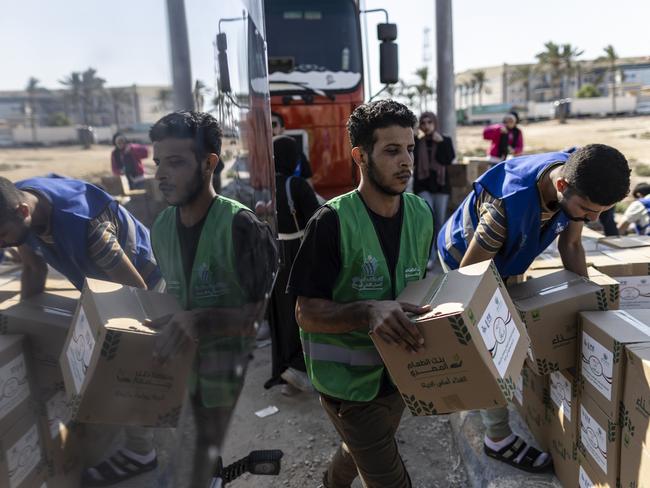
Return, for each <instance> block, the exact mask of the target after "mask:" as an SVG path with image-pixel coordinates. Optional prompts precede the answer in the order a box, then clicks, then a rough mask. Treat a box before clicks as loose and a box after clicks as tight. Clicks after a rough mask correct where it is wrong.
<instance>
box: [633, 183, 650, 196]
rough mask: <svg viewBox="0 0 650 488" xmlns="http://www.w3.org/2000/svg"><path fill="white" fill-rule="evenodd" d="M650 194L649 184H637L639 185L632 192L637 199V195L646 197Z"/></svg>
mask: <svg viewBox="0 0 650 488" xmlns="http://www.w3.org/2000/svg"><path fill="white" fill-rule="evenodd" d="M648 193H650V185H649V184H647V183H637V185H636V186H635V187H634V189H633V190H632V195H633V196H634V198H636V196H637V194H638V195H641V196H642V197H645V196H647V195H648Z"/></svg>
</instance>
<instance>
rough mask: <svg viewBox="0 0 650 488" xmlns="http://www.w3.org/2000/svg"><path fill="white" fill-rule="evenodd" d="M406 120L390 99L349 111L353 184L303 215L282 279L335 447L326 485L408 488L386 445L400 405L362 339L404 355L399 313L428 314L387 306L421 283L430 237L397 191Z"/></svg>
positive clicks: (408, 332)
mask: <svg viewBox="0 0 650 488" xmlns="http://www.w3.org/2000/svg"><path fill="white" fill-rule="evenodd" d="M415 122H416V119H415V116H414V115H413V113H412V112H411V111H410V110H409V109H407V108H406V107H405V106H404V105H402V104H399V103H397V102H394V101H392V100H381V101H378V102H372V103H369V104H366V105H361V106H359V107H357V108H356V110H355V111H354V112H353V113H352V115H351V116H350V119H349V121H348V133H349V136H350V141H351V143H352V146H353V147H352V158H353V159H354V161H355V163H356V164H357V165H358V166H359V169H360V171H361V182H360V184H359V187H358V188H357V189H356V190H354V191H352V192H350V193H347V194H345V195H342V196H340V197H337V198H334V199H333V200H330V201H329V202H328V203H327V204H326V205H325V206H323V207H322V208H321V209H320V210H319V211H318V212H317V213H316V214H315V215H314V216H313V217H312V219H311V221H310V223H309V225H308V226H307V230H306V233H305V236H304V240H303V243H302V245H301V247H300V251H299V252H298V255H297V257H296V259H295V261H294V265H293V268H292V271H291V277H290V279H289V290H290V292H291V293H294V294H295V295H296V296H297V297H298V300H297V305H296V318H297V320H298V324H299V325H300V327H301V338H302V342H303V349H304V352H305V363H306V366H307V372H308V374H309V376H310V379H311V380H312V383H313V384H314V387H315V388H316V390H317V391H318V392H319V393H320V398H321V404H322V406H323V408H324V409H325V412H326V413H327V415H328V416H329V418H330V420H331V421H332V424H333V425H334V427H335V428H336V430H337V431H338V433H339V435H340V437H341V440H342V441H343V442H342V444H341V446H340V447H339V449H338V451H337V452H336V453H335V455H334V457H333V459H332V461H331V462H330V466H329V468H328V470H327V472H326V473H325V474H324V478H323V483H324V486H325V487H327V488H344V487H345V488H348V487H350V486H351V483H352V481H353V480H354V479H355V478H356V477H357V476H360V477H361V479H362V480H363V484H364V486H367V487H369V488H379V487H388V486H390V487H394V488H405V487H410V486H411V481H410V479H409V476H408V473H407V472H406V468H405V466H404V463H403V462H402V459H401V457H400V455H399V453H398V449H397V443H396V442H395V432H396V430H397V427H398V425H399V422H400V419H401V416H402V412H403V410H404V401H403V399H402V397H401V395H400V394H399V392H398V391H397V389H396V388H395V386H394V385H393V383H392V381H391V380H390V378H389V376H388V373H387V370H386V369H385V366H384V364H383V362H382V360H381V357H380V356H379V353H378V352H377V350H376V349H375V347H374V345H373V342H372V340H371V338H370V337H369V335H368V332H370V333H372V334H376V335H377V336H379V337H381V338H382V339H383V340H385V341H386V342H388V343H397V344H400V345H401V346H403V347H404V348H406V349H407V350H409V351H415V350H418V349H420V348H421V347H422V345H423V342H424V341H423V339H422V336H421V335H420V332H419V331H418V329H417V327H416V326H415V325H414V324H412V323H411V322H410V320H409V318H408V317H407V315H406V313H408V312H412V313H423V312H425V311H426V310H428V307H417V306H414V305H408V304H403V303H398V302H397V301H395V298H396V297H397V295H399V293H400V292H401V291H402V290H403V289H404V288H405V286H406V284H407V283H408V282H410V281H417V280H420V279H421V278H422V277H423V276H424V274H425V271H426V266H427V260H428V257H427V256H428V254H429V251H430V249H431V247H430V246H431V241H432V239H433V217H432V213H431V210H430V209H429V207H428V206H427V204H426V203H425V201H424V200H422V199H421V198H419V197H416V196H415V195H413V194H410V193H404V190H405V188H406V184H407V183H408V180H409V178H410V176H411V173H412V171H413V147H414V139H413V129H412V128H413V126H414V124H415Z"/></svg>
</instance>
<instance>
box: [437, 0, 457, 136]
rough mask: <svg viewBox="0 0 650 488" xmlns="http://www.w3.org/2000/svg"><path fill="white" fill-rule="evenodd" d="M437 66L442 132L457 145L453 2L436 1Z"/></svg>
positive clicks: (448, 0)
mask: <svg viewBox="0 0 650 488" xmlns="http://www.w3.org/2000/svg"><path fill="white" fill-rule="evenodd" d="M436 65H437V68H438V69H437V72H438V81H437V83H436V92H437V98H438V120H439V121H440V130H441V132H443V133H444V134H445V135H447V136H449V137H451V139H452V141H454V145H455V143H456V106H455V103H454V86H455V80H454V39H453V29H452V16H451V0H436Z"/></svg>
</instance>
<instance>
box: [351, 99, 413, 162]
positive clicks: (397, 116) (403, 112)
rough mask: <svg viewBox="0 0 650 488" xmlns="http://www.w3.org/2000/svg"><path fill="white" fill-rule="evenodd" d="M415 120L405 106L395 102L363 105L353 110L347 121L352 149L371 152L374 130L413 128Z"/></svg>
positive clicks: (384, 101) (373, 143) (383, 101)
mask: <svg viewBox="0 0 650 488" xmlns="http://www.w3.org/2000/svg"><path fill="white" fill-rule="evenodd" d="M416 122H417V118H416V117H415V115H414V114H413V112H411V111H410V110H409V109H408V108H407V107H406V105H402V104H401V103H399V102H396V101H395V100H378V101H376V102H370V103H365V104H363V105H359V106H358V107H357V108H355V109H354V112H352V115H350V118H349V119H348V125H347V128H348V135H349V136H350V142H351V143H352V147H362V148H363V149H364V150H366V151H367V152H372V148H373V146H374V145H375V129H383V128H385V127H390V126H391V125H399V126H400V127H411V128H412V127H414V126H415V124H416Z"/></svg>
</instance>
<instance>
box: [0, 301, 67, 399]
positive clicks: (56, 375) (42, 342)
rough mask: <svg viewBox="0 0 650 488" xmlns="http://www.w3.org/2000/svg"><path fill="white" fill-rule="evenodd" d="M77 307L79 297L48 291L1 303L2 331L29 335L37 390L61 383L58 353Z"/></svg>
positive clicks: (0, 329) (0, 330) (27, 336)
mask: <svg viewBox="0 0 650 488" xmlns="http://www.w3.org/2000/svg"><path fill="white" fill-rule="evenodd" d="M76 308H77V301H76V300H73V299H71V298H65V297H61V296H58V295H52V294H49V293H42V294H40V295H36V296H34V297H31V298H29V299H27V300H22V301H21V300H20V299H19V298H18V297H17V298H15V299H11V300H7V301H5V302H4V303H1V304H0V334H18V333H20V334H24V335H25V336H26V338H27V345H28V347H27V350H28V352H29V358H30V365H31V366H32V372H33V374H34V384H35V385H36V387H37V388H38V389H41V388H44V387H45V388H49V386H47V385H51V384H54V383H57V382H59V383H60V382H61V372H60V369H59V355H60V354H61V351H62V350H63V345H64V343H65V339H66V336H67V333H68V330H69V328H70V324H71V323H72V316H73V314H74V312H75V309H76ZM35 396H36V397H37V398H38V397H39V396H40V395H39V394H36V395H35Z"/></svg>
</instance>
